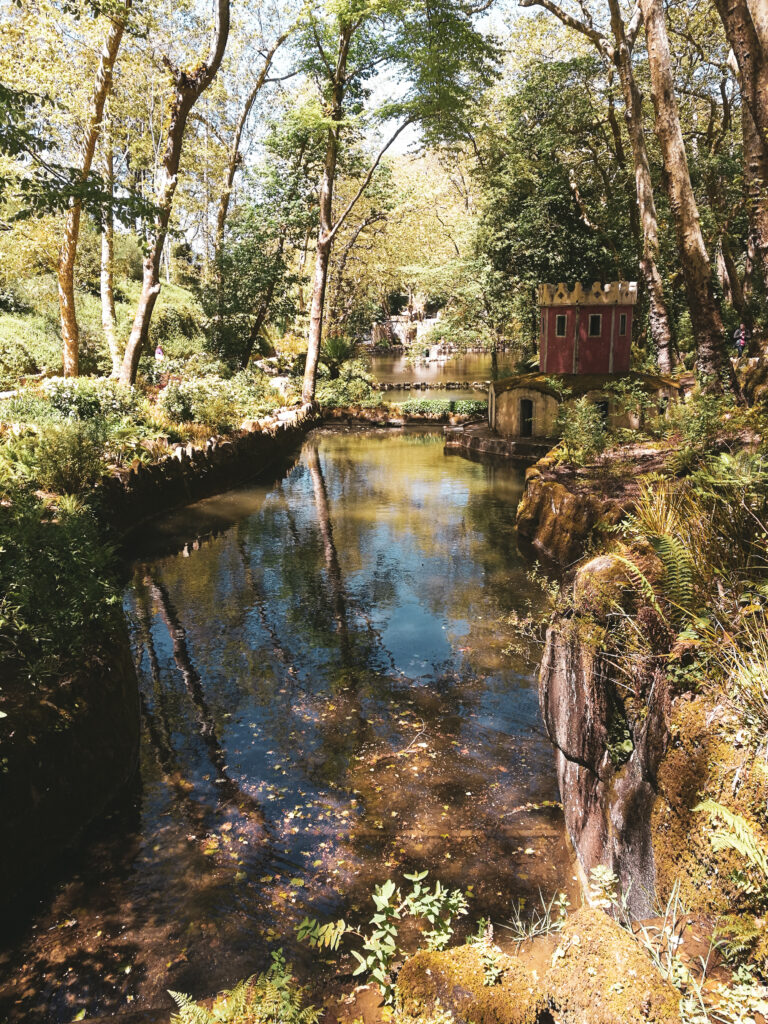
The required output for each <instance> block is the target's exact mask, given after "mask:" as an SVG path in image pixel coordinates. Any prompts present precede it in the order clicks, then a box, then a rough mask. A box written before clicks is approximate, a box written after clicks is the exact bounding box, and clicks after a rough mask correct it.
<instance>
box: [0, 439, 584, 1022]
mask: <svg viewBox="0 0 768 1024" xmlns="http://www.w3.org/2000/svg"><path fill="white" fill-rule="evenodd" d="M522 486H523V471H522V469H520V468H516V467H513V466H510V465H500V466H490V465H482V464H478V463H474V462H469V461H465V460H463V459H461V458H458V457H450V456H446V455H445V454H444V452H443V437H442V434H441V433H440V432H437V431H434V430H412V431H399V432H394V431H393V432H386V431H375V430H369V431H357V432H350V431H344V430H332V429H327V430H316V431H314V432H313V433H312V434H311V435H310V436H309V438H308V439H307V440H306V442H305V443H304V446H303V448H302V450H301V453H300V455H299V457H298V461H296V462H295V464H294V465H293V466H292V468H290V469H289V470H288V472H287V473H286V475H284V476H283V477H282V478H280V479H278V480H276V481H266V482H264V483H262V484H258V483H257V484H254V485H252V486H250V487H247V488H243V489H240V490H237V491H232V492H229V493H227V494H224V495H220V496H218V497H215V498H211V499H209V500H207V501H204V502H200V503H198V504H197V505H194V506H190V507H189V508H186V509H184V510H182V511H180V512H176V513H174V514H172V515H169V516H166V517H164V518H163V519H161V520H158V521H157V522H156V523H154V524H151V525H150V526H149V527H147V528H145V529H144V530H143V531H142V537H141V546H140V547H138V546H137V547H136V548H135V549H134V551H133V552H132V557H133V562H132V565H131V569H130V580H129V582H128V584H127V586H126V591H125V610H126V614H127V616H128V620H129V623H130V628H131V636H132V643H133V648H134V652H135V657H136V662H137V665H138V668H139V675H140V681H141V691H142V697H141V699H142V713H143V739H142V755H141V770H140V777H139V778H138V779H137V781H136V784H135V786H134V787H133V789H132V791H131V792H130V793H128V794H127V795H126V797H125V799H124V800H123V801H122V802H121V804H120V806H119V807H117V808H116V809H115V810H114V811H113V813H112V814H111V815H110V816H109V818H108V819H107V820H106V821H102V822H100V823H99V824H98V825H97V826H95V827H94V828H92V829H91V832H90V833H89V835H88V837H87V841H86V843H85V844H84V846H83V848H82V850H81V851H80V853H78V854H77V855H76V856H73V858H72V860H71V863H68V864H67V865H65V866H64V869H63V871H62V878H63V881H60V882H59V884H58V885H57V886H55V887H52V888H50V889H49V890H48V891H47V892H46V893H45V894H44V895H43V896H41V897H40V898H39V899H38V900H37V902H36V904H35V906H34V908H33V910H32V913H31V916H30V915H29V914H27V915H26V917H25V919H24V920H23V921H19V922H17V923H16V924H15V925H14V926H13V927H6V928H5V929H4V937H5V938H6V940H7V944H6V946H5V948H4V949H3V950H0V978H1V979H2V981H0V1020H7V1021H8V1024H12V1022H13V1024H15V1022H20V1021H22V1020H23V1021H24V1022H25V1024H49V1022H50V1024H64V1022H69V1021H72V1020H73V1019H77V1016H76V1015H77V1014H78V1013H79V1012H80V1011H81V1010H85V1011H86V1013H87V1015H88V1016H89V1017H90V1016H99V1015H105V1016H106V1015H109V1014H115V1013H125V1012H127V1011H129V1010H147V1009H155V1008H163V1007H167V1006H168V1005H169V1003H170V1001H169V997H168V994H167V990H168V989H174V990H177V991H183V992H187V993H191V994H193V995H195V996H201V995H207V994H210V993H212V992H214V991H216V990H217V989H219V988H221V987H223V986H229V985H231V984H233V983H234V982H235V981H237V980H238V979H240V978H242V977H245V976H247V975H249V974H250V973H253V972H254V971H258V970H261V969H263V968H264V967H265V966H266V965H267V964H268V963H269V951H270V950H272V949H276V948H278V947H282V948H283V950H284V952H285V953H286V956H287V957H288V959H289V961H291V962H293V963H294V965H295V966H296V968H297V972H298V973H299V975H300V976H302V977H304V979H309V978H311V979H312V980H313V981H314V982H315V984H316V986H319V987H322V985H323V984H324V982H323V979H324V978H325V979H327V978H328V977H329V976H330V975H331V974H332V973H333V972H334V970H336V969H337V968H338V963H337V961H336V960H332V959H331V958H329V957H328V955H327V953H325V954H318V955H317V956H315V954H313V953H311V952H308V951H306V950H304V949H302V948H301V947H298V946H297V944H296V942H295V938H294V932H295V927H296V925H297V924H298V922H299V921H301V920H302V918H303V917H304V916H305V915H307V914H309V915H312V916H317V917H319V918H321V919H322V920H331V919H333V918H334V917H337V916H344V917H345V919H347V920H352V921H364V920H367V918H368V917H369V916H370V914H371V913H372V906H371V904H370V899H369V896H370V892H371V890H372V888H373V886H374V885H376V884H379V883H381V882H383V881H384V880H386V879H387V878H388V877H390V876H391V877H393V878H396V879H402V874H403V872H405V871H409V870H413V869H429V872H430V877H431V878H432V879H433V880H434V879H437V878H439V879H440V880H441V881H442V882H444V883H446V884H447V885H449V886H456V887H460V888H461V889H463V890H465V891H467V892H468V894H469V895H470V896H471V897H472V898H471V901H470V915H469V918H468V921H467V928H472V929H474V925H475V923H476V922H477V920H478V919H479V918H480V917H482V916H491V917H492V918H493V920H494V921H496V922H504V921H505V919H506V917H507V915H508V908H509V906H510V903H511V902H512V901H513V900H517V899H525V900H527V901H531V900H536V901H538V899H539V895H538V894H539V891H540V890H541V892H542V893H543V894H544V896H545V897H551V896H552V895H553V894H554V893H555V892H556V891H557V890H558V889H559V888H562V887H563V886H564V884H565V885H568V886H571V885H572V884H573V883H572V882H571V876H572V868H571V861H570V857H569V854H568V850H567V847H566V841H565V834H564V827H563V822H562V814H561V812H560V810H559V808H558V806H557V805H556V803H555V801H556V800H557V799H558V797H557V781H556V777H555V771H554V757H553V754H552V749H551V747H550V745H549V743H548V741H547V739H546V736H545V733H544V730H543V726H542V724H541V721H540V717H539V706H538V697H537V690H536V684H535V679H534V675H533V671H532V669H531V667H530V666H529V665H528V664H527V662H526V661H525V659H523V657H522V656H521V655H520V654H519V653H512V652H506V653H505V647H506V646H507V645H508V643H509V641H510V640H511V639H513V637H514V629H513V628H512V627H511V626H509V625H508V624H507V623H506V618H507V617H508V616H509V615H510V614H512V613H513V612H515V611H520V612H523V611H525V610H526V608H527V606H528V605H529V603H530V606H531V607H532V609H533V610H534V612H535V611H536V610H537V608H538V607H539V606H538V604H537V602H538V601H539V597H538V596H537V591H536V589H535V588H534V587H532V585H531V583H530V582H529V580H528V578H527V569H528V566H527V564H526V563H525V561H524V560H523V558H522V556H521V555H519V554H518V551H517V542H516V533H515V525H514V523H515V509H516V506H517V504H518V501H519V499H520V495H521V493H522ZM342 967H343V969H344V965H342ZM324 972H325V973H324Z"/></svg>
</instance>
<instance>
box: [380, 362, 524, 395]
mask: <svg viewBox="0 0 768 1024" xmlns="http://www.w3.org/2000/svg"><path fill="white" fill-rule="evenodd" d="M369 359H370V363H371V373H372V374H373V376H374V377H375V378H376V380H378V381H379V382H380V383H382V384H403V383H406V382H409V383H413V382H414V381H424V382H425V383H427V384H430V385H432V388H430V389H429V390H425V391H417V392H416V394H415V395H413V394H412V393H411V391H410V390H405V389H401V388H395V389H392V390H391V391H387V392H386V393H385V396H384V397H385V401H387V402H401V401H405V400H407V399H408V398H413V397H416V398H419V397H421V398H446V397H449V398H452V399H462V398H468V399H483V398H485V397H486V395H485V393H484V392H483V391H475V390H474V389H472V388H459V389H455V390H454V389H452V390H451V391H445V390H443V388H444V385H445V384H446V383H447V382H448V381H460V382H462V383H466V384H469V383H471V382H473V381H486V380H491V379H493V378H494V372H495V376H496V378H502V377H509V376H511V375H512V374H514V372H515V362H516V359H517V357H516V356H514V355H513V354H512V353H509V352H500V353H499V355H498V357H497V367H496V370H495V371H494V368H493V366H492V357H491V354H490V353H489V352H467V353H464V354H461V355H452V356H446V357H441V358H439V359H434V360H430V361H425V360H414V359H412V358H410V357H409V356H407V355H405V354H404V353H402V352H400V353H393V354H392V355H372V356H369ZM432 389H435V390H434V391H433V390H432Z"/></svg>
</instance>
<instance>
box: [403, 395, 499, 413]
mask: <svg viewBox="0 0 768 1024" xmlns="http://www.w3.org/2000/svg"><path fill="white" fill-rule="evenodd" d="M400 408H401V409H402V410H403V412H405V413H412V414H416V415H421V416H447V415H448V414H449V413H452V412H453V413H456V415H457V416H487V414H488V402H487V401H480V400H479V399H478V400H475V399H471V398H462V399H457V400H456V401H452V400H451V399H450V398H411V399H409V400H408V401H407V402H401V403H400Z"/></svg>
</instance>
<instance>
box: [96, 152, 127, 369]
mask: <svg viewBox="0 0 768 1024" xmlns="http://www.w3.org/2000/svg"><path fill="white" fill-rule="evenodd" d="M104 164H105V169H106V179H107V190H108V192H109V195H110V197H111V196H112V194H113V191H114V186H115V171H114V153H113V150H112V140H111V139H107V151H106V154H105V157H104ZM114 253H115V224H114V217H113V214H112V207H111V205H107V206H105V207H104V210H103V212H102V215H101V325H102V327H103V328H104V336H105V338H106V339H107V344H108V345H109V354H110V357H111V359H112V376H113V377H119V376H120V365H121V363H122V352H121V351H120V346H119V344H118V341H117V316H116V315H115V296H114V291H113V277H114Z"/></svg>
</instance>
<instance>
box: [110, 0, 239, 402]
mask: <svg viewBox="0 0 768 1024" xmlns="http://www.w3.org/2000/svg"><path fill="white" fill-rule="evenodd" d="M228 36H229V0H217V7H216V28H215V31H214V37H213V41H212V43H211V49H210V52H209V54H208V58H207V60H206V62H205V63H204V64H201V65H200V66H199V67H197V68H196V69H195V70H194V71H192V72H189V73H188V72H186V71H179V70H174V72H173V74H174V95H173V100H172V102H171V115H170V122H169V125H168V138H167V142H166V146H165V153H164V155H163V161H162V166H161V168H160V174H159V179H160V180H159V188H158V197H157V200H156V203H157V208H158V212H157V214H156V216H155V223H154V225H153V230H152V235H151V237H150V239H149V249H148V251H147V255H146V256H145V257H144V273H143V277H142V284H141V295H140V296H139V302H138V306H137V308H136V315H135V317H134V321H133V327H132V328H131V335H130V337H129V339H128V344H127V345H126V349H125V355H124V357H123V365H122V368H121V370H120V381H121V382H122V383H123V384H133V383H134V381H135V380H136V371H137V370H138V367H139V358H140V356H141V352H142V349H143V348H144V347H145V346H146V344H147V341H148V338H149V325H150V322H151V320H152V311H153V310H154V308H155V303H156V302H157V296H158V295H159V294H160V264H161V260H162V257H163V247H164V245H165V240H166V237H167V235H168V224H169V222H170V219H171V208H172V206H173V197H174V193H175V192H176V184H177V182H178V174H179V164H180V162H181V150H182V146H183V143H184V133H185V131H186V127H187V119H188V118H189V114H190V111H191V110H192V107H193V106H194V105H195V103H196V102H197V100H198V99H199V98H200V96H202V94H203V93H204V92H205V90H206V89H207V88H208V86H209V85H210V84H211V82H212V81H213V79H214V78H215V77H216V72H217V71H218V70H219V66H220V65H221V60H222V57H223V56H224V49H225V47H226V45H227V37H228Z"/></svg>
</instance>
